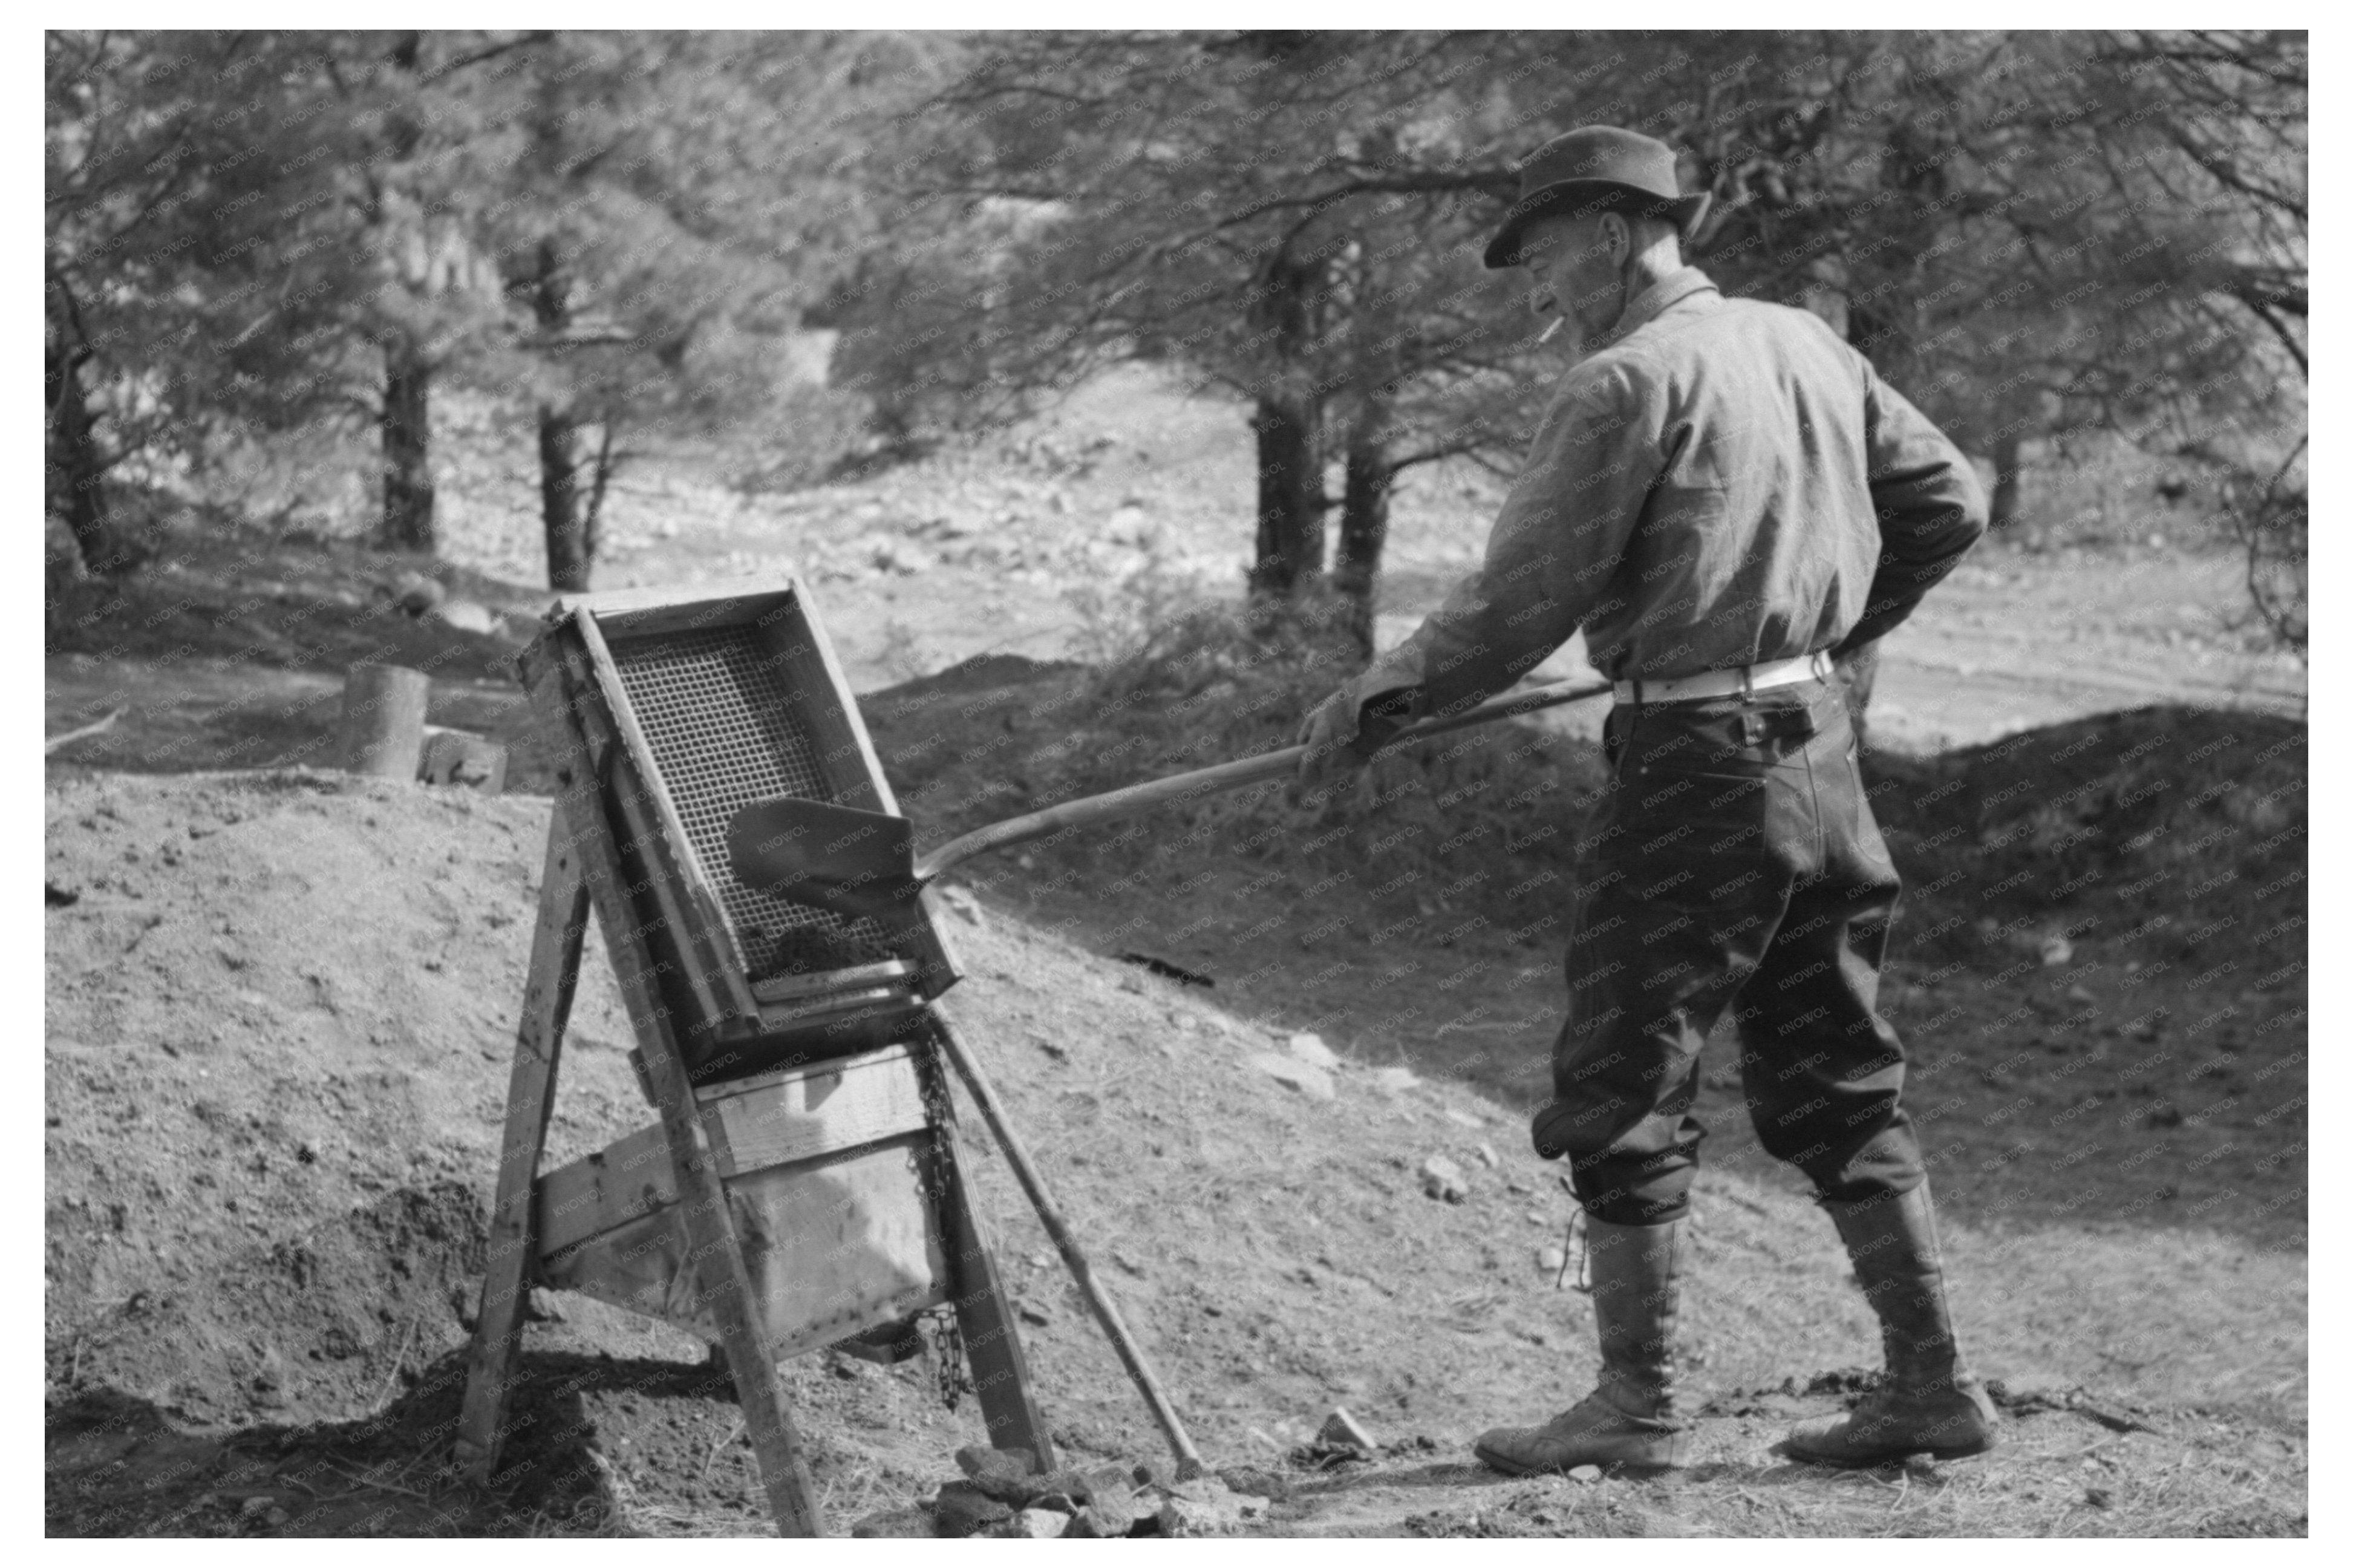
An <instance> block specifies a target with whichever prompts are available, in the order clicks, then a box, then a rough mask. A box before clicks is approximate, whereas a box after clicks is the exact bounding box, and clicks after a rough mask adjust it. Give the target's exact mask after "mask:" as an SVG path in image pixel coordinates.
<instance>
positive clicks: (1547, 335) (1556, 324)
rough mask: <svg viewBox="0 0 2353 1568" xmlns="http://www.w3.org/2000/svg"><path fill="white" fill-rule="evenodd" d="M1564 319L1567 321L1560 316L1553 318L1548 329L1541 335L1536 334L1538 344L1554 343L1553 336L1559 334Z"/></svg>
mask: <svg viewBox="0 0 2353 1568" xmlns="http://www.w3.org/2000/svg"><path fill="white" fill-rule="evenodd" d="M1564 319H1565V318H1564V317H1560V316H1555V317H1553V318H1552V325H1550V326H1548V327H1546V328H1545V329H1544V331H1542V332H1540V333H1538V334H1536V341H1537V342H1538V343H1550V342H1551V341H1552V334H1555V333H1556V332H1558V331H1559V330H1560V325H1561V323H1562V321H1563V320H1564Z"/></svg>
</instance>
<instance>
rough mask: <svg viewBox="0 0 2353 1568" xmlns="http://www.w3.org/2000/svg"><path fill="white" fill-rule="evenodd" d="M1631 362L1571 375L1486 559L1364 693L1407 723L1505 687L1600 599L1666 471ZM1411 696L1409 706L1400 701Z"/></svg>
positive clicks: (1361, 688)
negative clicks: (1649, 495) (1653, 487)
mask: <svg viewBox="0 0 2353 1568" xmlns="http://www.w3.org/2000/svg"><path fill="white" fill-rule="evenodd" d="M1651 402H1652V400H1651V399H1649V398H1646V397H1644V396H1643V395H1642V392H1641V387H1639V386H1638V385H1637V384H1636V380H1635V376H1634V375H1633V373H1632V372H1631V371H1630V369H1629V368H1628V367H1627V366H1625V365H1623V364H1622V363H1621V364H1613V365H1609V366H1604V367H1599V368H1597V369H1595V370H1593V371H1590V372H1586V373H1582V374H1581V373H1580V372H1577V371H1572V372H1570V375H1569V378H1568V381H1567V385H1565V386H1564V387H1562V388H1561V390H1560V392H1559V393H1558V394H1557V395H1556V397H1554V399H1553V402H1552V406H1551V407H1550V408H1547V409H1546V412H1545V418H1544V423H1543V424H1542V425H1541V426H1540V427H1539V428H1538V429H1537V431H1536V437H1535V441H1534V442H1533V443H1532V444H1531V445H1530V447H1529V450H1528V460H1527V463H1526V465H1525V467H1524V468H1523V469H1522V470H1521V471H1520V476H1519V479H1518V481H1517V482H1515V483H1514V485H1513V486H1512V492H1511V494H1510V495H1509V497H1507V498H1506V499H1505V501H1504V506H1503V510H1502V512H1501V513H1500V514H1498V515H1497V517H1496V519H1495V526H1494V530H1493V533H1491V534H1490V535H1488V538H1487V552H1486V558H1485V560H1484V561H1483V562H1482V564H1481V566H1480V568H1479V570H1478V571H1477V572H1475V573H1473V574H1472V576H1470V577H1466V578H1464V579H1463V580H1462V581H1461V583H1458V584H1457V585H1456V586H1455V588H1454V590H1453V591H1452V592H1451V593H1450V594H1448V595H1447V597H1446V601H1445V602H1444V603H1443V604H1441V605H1440V606H1439V608H1438V609H1435V610H1433V611H1431V612H1430V616H1429V617H1428V619H1426V620H1423V621H1422V623H1421V625H1420V626H1419V627H1418V628H1416V629H1415V630H1414V632H1413V634H1412V635H1411V636H1410V637H1409V638H1407V639H1406V640H1405V641H1403V642H1401V643H1399V644H1398V646H1397V647H1396V648H1394V649H1392V650H1390V651H1389V652H1388V653H1386V654H1384V655H1383V656H1382V657H1380V658H1379V659H1377V660H1375V661H1374V662H1373V664H1372V666H1371V668H1370V669H1368V670H1367V671H1366V673H1365V675H1364V676H1363V677H1362V678H1361V679H1360V681H1359V683H1358V685H1357V691H1358V693H1359V694H1360V695H1361V696H1362V697H1363V699H1364V701H1365V703H1366V705H1368V706H1375V707H1377V711H1378V712H1379V713H1380V714H1381V715H1383V716H1385V717H1388V718H1389V719H1391V720H1392V721H1393V722H1397V723H1403V722H1407V721H1409V720H1412V719H1418V718H1423V717H1428V716H1431V715H1447V714H1452V713H1459V712H1461V710H1462V709H1464V708H1467V707H1471V706H1473V705H1476V704H1478V703H1480V702H1482V701H1484V700H1485V699H1486V698H1488V697H1490V696H1493V695H1494V694H1496V693H1497V692H1500V691H1503V690H1504V689H1505V688H1507V687H1509V686H1510V685H1512V684H1513V683H1514V682H1516V681H1517V680H1519V678H1520V677H1521V676H1523V675H1525V674H1526V673H1527V672H1528V671H1529V670H1531V669H1533V668H1535V666H1536V665H1538V664H1540V663H1542V662H1544V661H1545V659H1546V657H1547V656H1549V655H1550V654H1551V653H1552V652H1553V651H1554V650H1555V649H1556V648H1558V647H1559V646H1560V645H1561V644H1562V643H1564V642H1566V641H1568V639H1569V638H1570V637H1571V636H1572V635H1574V634H1575V632H1576V630H1577V627H1578V626H1579V625H1581V624H1582V623H1583V622H1584V620H1585V619H1586V617H1587V616H1588V615H1590V614H1591V613H1592V612H1593V610H1594V609H1595V607H1596V606H1597V605H1598V604H1599V601H1600V599H1601V597H1602V594H1603V592H1604V590H1605V589H1606V588H1607V587H1608V585H1609V580H1610V577H1611V576H1612V574H1613V573H1615V572H1616V570H1617V568H1618V563H1619V561H1620V558H1621V557H1622V556H1624V554H1625V551H1626V542H1627V539H1628V537H1629V535H1630V534H1631V533H1632V531H1633V528H1634V525H1635V523H1636V521H1637V520H1638V519H1639V517H1640V516H1641V510H1642V502H1643V498H1644V496H1645V495H1646V494H1647V493H1649V489H1650V485H1651V481H1652V480H1653V479H1654V478H1655V477H1656V475H1657V473H1658V470H1659V462H1660V458H1659V430H1658V425H1659V416H1658V413H1657V411H1656V410H1655V409H1654V408H1652V407H1651ZM1406 692H1411V693H1412V696H1411V700H1410V702H1409V703H1408V702H1406V701H1403V700H1400V694H1403V693H1406Z"/></svg>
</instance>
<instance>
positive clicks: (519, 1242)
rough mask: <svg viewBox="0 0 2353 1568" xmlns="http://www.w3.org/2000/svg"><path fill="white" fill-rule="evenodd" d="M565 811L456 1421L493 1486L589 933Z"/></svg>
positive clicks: (545, 897) (555, 818) (461, 1459)
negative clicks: (536, 1194)
mask: <svg viewBox="0 0 2353 1568" xmlns="http://www.w3.org/2000/svg"><path fill="white" fill-rule="evenodd" d="M571 835H572V829H571V824H570V821H569V820H568V819H567V818H566V816H565V810H564V805H563V803H562V802H561V801H558V802H557V803H556V807H555V810H554V813H553V814H552V815H551V816H550V817H549V819H548V824H547V862H546V865H545V867H544V869H543V870H542V872H541V873H540V880H539V926H538V928H537V929H536V930H535V931H534V932H533V936H532V939H531V972H530V978H529V980H528V981H527V982H526V984H525V988H524V991H523V1000H522V1022H521V1023H520V1024H518V1025H517V1027H516V1030H515V1055H514V1068H513V1071H512V1074H511V1075H509V1077H508V1080H507V1126H506V1141H505V1143H504V1144H503V1146H502V1147H501V1149H500V1150H499V1190H498V1199H497V1202H496V1205H495V1206H494V1207H493V1208H492V1210H491V1244H490V1261H489V1266H488V1269H487V1271H486V1272H485V1274H484V1275H483V1277H482V1302H481V1309H480V1311H479V1312H478V1313H477V1314H476V1315H475V1319H474V1345H473V1356H472V1364H471V1365H470V1368H469V1370H468V1372H467V1374H466V1403H465V1406H464V1409H463V1411H462V1412H461V1414H459V1418H458V1440H457V1444H456V1453H457V1459H458V1465H459V1468H460V1469H462V1470H464V1471H465V1472H466V1473H467V1474H468V1475H469V1476H470V1478H473V1479H474V1480H476V1481H479V1482H482V1483H484V1484H487V1483H488V1482H489V1481H490V1478H491V1471H492V1470H494V1469H495V1468H497V1467H498V1461H499V1441H500V1437H501V1430H500V1428H501V1425H502V1424H503V1418H504V1415H505V1411H506V1402H507V1392H508V1389H509V1387H510V1386H511V1385H512V1383H513V1381H514V1370H515V1359H516V1357H517V1355H518V1354H519V1353H520V1351H521V1350H522V1307H523V1298H524V1297H525V1296H526V1295H527V1294H528V1293H529V1291H530V1289H531V1282H532V1278H533V1275H534V1273H535V1272H536V1266H537V1264H538V1261H539V1256H538V1255H539V1237H538V1236H537V1234H534V1228H533V1224H532V1221H533V1202H532V1187H533V1181H535V1180H536V1178H537V1176H538V1174H539V1157H540V1154H541V1152H542V1151H543V1150H544V1149H545V1148H546V1146H547V1119H548V1115H549V1113H550V1112H551V1111H552V1110H553V1109H554V1106H555V1068H556V1063H557V1059H558V1058H559V1057H560V1056H561V1055H562V1054H563V1051H564V1027H565V1023H566V1022H569V1020H570V1019H571V1016H572V997H573V992H574V990H575V987H576V986H577V985H578V983H579V980H580V949H581V946H582V943H583V940H584V938H586V934H587V927H588V886H587V884H586V881H584V880H583V879H582V876H581V870H580V853H579V850H578V849H577V847H576V846H575V844H574V843H573V842H572V836H571Z"/></svg>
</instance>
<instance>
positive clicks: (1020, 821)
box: [915, 681, 1610, 886]
mask: <svg viewBox="0 0 2353 1568" xmlns="http://www.w3.org/2000/svg"><path fill="white" fill-rule="evenodd" d="M1609 689H1610V687H1609V683H1608V682H1607V681H1602V682H1598V683H1597V682H1590V681H1556V682H1555V683H1552V684H1551V685H1548V686H1535V687H1531V688H1530V689H1529V690H1527V691H1525V692H1517V693H1514V694H1510V695H1506V696H1501V697H1494V698H1491V699H1489V700H1488V701H1486V702H1483V703H1482V704H1480V705H1478V706H1477V707H1475V708H1472V709H1470V710H1469V711H1468V712H1465V713H1460V714H1455V715H1451V717H1447V718H1434V719H1424V720H1422V721H1421V722H1420V723H1419V724H1417V725H1409V726H1407V727H1406V728H1404V729H1402V730H1399V731H1398V733H1397V735H1396V736H1393V737H1392V738H1391V739H1390V740H1389V742H1388V744H1387V745H1386V746H1384V747H1381V749H1382V750H1383V751H1389V750H1393V749H1395V748H1396V747H1400V746H1405V745H1409V744H1410V743H1411V742H1414V741H1417V740H1427V739H1429V738H1430V736H1434V735H1444V734H1446V733H1447V732H1448V731H1449V730H1457V729H1468V728H1470V727H1471V726H1472V725H1480V724H1492V723H1493V722H1494V721H1495V720H1497V719H1506V718H1517V717H1519V716H1520V715H1523V714H1532V713H1535V712H1537V711H1539V710H1541V709H1544V708H1550V707H1557V706H1559V705H1561V704H1563V703H1574V702H1578V701H1581V700H1582V699H1584V698H1586V697H1596V696H1599V695H1600V694H1602V693H1604V692H1607V691H1609ZM1306 754H1307V748H1306V747H1303V746H1286V747H1283V748H1282V750H1281V751H1270V752H1268V753H1266V754H1265V755H1264V756H1262V757H1246V758H1242V759H1241V760H1240V762H1221V763H1219V765H1218V766H1216V767H1215V768H1196V769H1194V770H1193V771H1192V772H1190V773H1173V774H1170V775H1169V776H1168V777H1167V778H1166V779H1152V780H1151V781H1150V782H1148V783H1144V784H1131V785H1129V786H1128V787H1127V788H1126V789H1113V790H1112V791H1111V792H1110V793H1109V794H1104V795H1089V796H1086V797H1084V798H1082V799H1081V800H1065V801H1063V802H1062V803H1061V804H1060V805H1058V806H1048V807H1047V808H1045V809H1044V810H1039V811H1032V812H1030V813H1029V815H1028V816H1025V817H1009V818H1008V819H1007V820H1006V821H1001V822H991V823H990V824H988V826H987V827H985V828H975V829H974V830H973V831H972V832H968V833H965V835H964V836H963V837H961V838H954V839H950V840H949V841H948V842H945V843H944V844H942V845H940V847H939V848H937V849H935V850H934V851H932V852H931V853H929V854H926V855H923V857H921V858H920V859H918V860H917V861H916V862H915V882H916V884H917V885H919V886H920V885H923V884H924V883H927V882H930V881H931V880H932V879H933V878H934V877H936V876H938V875H939V874H940V873H942V872H944V871H945V870H947V869H948V868H949V867H950V866H952V865H955V864H957V863H961V862H963V861H967V860H970V859H971V858H972V857H973V856H974V855H976V854H980V853H984V852H986V851H988V850H994V849H1004V848H1006V847H1008V845H1012V844H1020V843H1028V842H1029V841H1030V840H1032V839H1041V838H1044V837H1045V836H1046V835H1047V834H1049V833H1053V832H1060V831H1061V830H1062V829H1064V828H1076V827H1085V826H1087V825H1089V824H1091V823H1094V822H1107V821H1113V819H1115V818H1119V817H1132V816H1134V815H1135V814H1136V813H1137V812H1139V811H1148V810H1152V809H1154V808H1155V807H1157V806H1167V805H1174V804H1176V802H1178V801H1182V800H1199V799H1201V798H1202V797H1203V796H1205V795H1216V794H1219V793H1222V792H1223V791H1225V790H1228V789H1241V788H1243V787H1244V786H1246V785H1250V784H1261V783H1264V782H1266V781H1267V780H1269V779H1280V778H1282V777H1283V776H1284V775H1285V774H1288V773H1291V772H1293V770H1294V769H1296V768H1298V766H1299V759H1300V758H1303V757H1304V756H1305V755H1306Z"/></svg>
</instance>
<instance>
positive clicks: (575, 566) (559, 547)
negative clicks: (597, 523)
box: [539, 403, 596, 593]
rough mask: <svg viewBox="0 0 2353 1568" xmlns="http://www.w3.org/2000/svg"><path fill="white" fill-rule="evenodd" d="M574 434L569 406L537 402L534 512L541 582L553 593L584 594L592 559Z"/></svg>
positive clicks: (575, 427)
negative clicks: (543, 553) (543, 546)
mask: <svg viewBox="0 0 2353 1568" xmlns="http://www.w3.org/2000/svg"><path fill="white" fill-rule="evenodd" d="M579 433H580V428H579V426H578V425H577V424H575V422H574V420H573V418H572V412H571V410H570V409H568V408H557V407H555V406H554V404H550V403H542V404H541V405H540V406H539V515H540V521H541V522H542V523H543V524H544V525H545V527H546V531H547V586H548V587H549V588H554V590H555V591H556V592H558V593H586V592H587V591H588V572H589V568H590V567H591V566H592V565H593V564H594V563H595V561H596V540H595V539H594V538H593V537H591V535H590V533H589V526H588V515H587V511H588V509H587V506H586V500H587V498H586V496H584V495H582V494H581V493H580V452H579V446H578V441H579Z"/></svg>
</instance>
